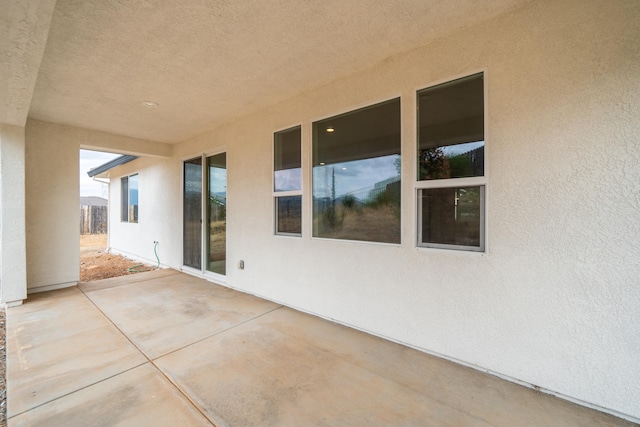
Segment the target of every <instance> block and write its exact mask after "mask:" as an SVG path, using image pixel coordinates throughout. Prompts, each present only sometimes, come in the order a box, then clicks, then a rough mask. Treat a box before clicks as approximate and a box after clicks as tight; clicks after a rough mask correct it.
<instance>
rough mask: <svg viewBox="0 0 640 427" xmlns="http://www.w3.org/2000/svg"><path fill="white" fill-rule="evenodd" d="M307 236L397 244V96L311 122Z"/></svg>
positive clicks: (398, 176)
mask: <svg viewBox="0 0 640 427" xmlns="http://www.w3.org/2000/svg"><path fill="white" fill-rule="evenodd" d="M313 236H314V237H323V238H331V239H345V240H364V241H370V242H384V243H400V99H399V98H397V99H393V100H391V101H387V102H383V103H380V104H376V105H373V106H370V107H367V108H362V109H360V110H356V111H352V112H349V113H346V114H342V115H339V116H335V117H331V118H328V119H324V120H321V121H317V122H315V123H313Z"/></svg>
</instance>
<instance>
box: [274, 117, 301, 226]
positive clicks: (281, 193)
mask: <svg viewBox="0 0 640 427" xmlns="http://www.w3.org/2000/svg"><path fill="white" fill-rule="evenodd" d="M294 129H300V189H299V190H290V191H276V170H275V163H276V162H275V160H276V147H275V137H276V134H278V133H282V132H287V131H292V130H294ZM303 130H304V129H303V126H302V124H297V125H293V126H287V127H285V128H282V129H279V130H276V131H274V132H273V134H272V137H271V191H272V193H273V194H272V195H273V234H274V235H276V236H288V237H302V230H304V211H305V206H304V191H303V189H304V169H305V168H304V166H303V161H302V157H303V156H302V135H303V133H302V132H303ZM291 196H300V198H301V200H300V209H301V213H300V233H285V232H281V231H278V199H279V198H281V197H291Z"/></svg>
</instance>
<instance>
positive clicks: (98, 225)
mask: <svg viewBox="0 0 640 427" xmlns="http://www.w3.org/2000/svg"><path fill="white" fill-rule="evenodd" d="M108 211H109V210H108V207H107V206H80V234H103V233H106V232H107V220H108Z"/></svg>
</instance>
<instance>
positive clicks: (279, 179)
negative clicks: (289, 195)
mask: <svg viewBox="0 0 640 427" xmlns="http://www.w3.org/2000/svg"><path fill="white" fill-rule="evenodd" d="M274 178H275V191H293V190H300V189H301V188H302V168H295V169H283V170H279V171H275V172H274Z"/></svg>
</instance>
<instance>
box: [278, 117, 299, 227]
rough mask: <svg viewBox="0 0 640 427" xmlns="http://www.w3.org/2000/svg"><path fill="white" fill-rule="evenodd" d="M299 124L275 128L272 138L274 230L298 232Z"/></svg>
mask: <svg viewBox="0 0 640 427" xmlns="http://www.w3.org/2000/svg"><path fill="white" fill-rule="evenodd" d="M300 136H301V131H300V126H298V127H295V128H292V129H288V130H285V131H282V132H276V133H275V135H274V141H273V151H274V156H273V158H274V164H273V187H274V188H273V191H274V200H275V219H276V220H275V231H276V234H284V235H292V236H300V235H301V234H302V160H301V151H300V142H301V138H300Z"/></svg>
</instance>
